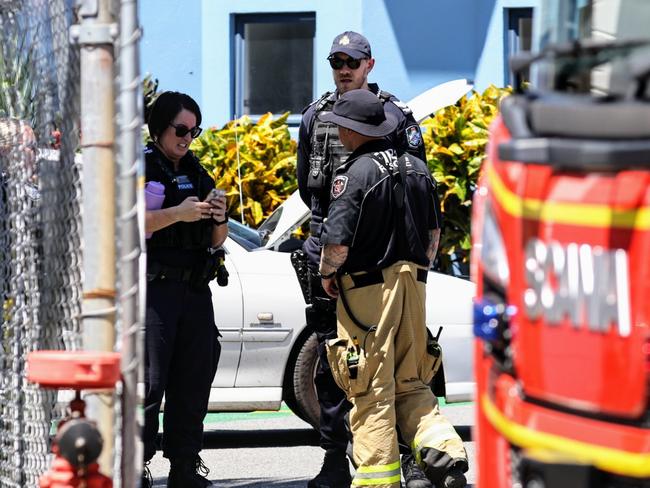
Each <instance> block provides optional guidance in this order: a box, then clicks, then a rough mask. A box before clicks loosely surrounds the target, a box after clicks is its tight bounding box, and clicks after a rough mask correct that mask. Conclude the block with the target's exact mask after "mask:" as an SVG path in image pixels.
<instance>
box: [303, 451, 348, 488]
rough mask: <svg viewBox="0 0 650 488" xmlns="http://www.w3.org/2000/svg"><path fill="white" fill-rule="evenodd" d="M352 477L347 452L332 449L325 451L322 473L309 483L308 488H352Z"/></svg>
mask: <svg viewBox="0 0 650 488" xmlns="http://www.w3.org/2000/svg"><path fill="white" fill-rule="evenodd" d="M351 483H352V477H351V476H350V466H349V465H348V458H347V457H346V456H345V452H343V451H338V450H334V449H330V450H327V451H325V460H324V461H323V467H322V468H321V469H320V473H318V474H317V475H316V477H315V478H314V479H312V480H310V481H309V483H307V488H350V484H351Z"/></svg>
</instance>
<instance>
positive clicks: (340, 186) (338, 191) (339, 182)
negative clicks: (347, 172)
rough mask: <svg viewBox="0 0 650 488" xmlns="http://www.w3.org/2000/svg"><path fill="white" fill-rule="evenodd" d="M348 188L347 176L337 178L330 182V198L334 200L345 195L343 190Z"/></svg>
mask: <svg viewBox="0 0 650 488" xmlns="http://www.w3.org/2000/svg"><path fill="white" fill-rule="evenodd" d="M347 187H348V177H347V176H343V175H340V176H337V177H336V178H334V181H332V191H331V193H332V198H334V199H336V198H338V197H340V196H341V195H343V193H345V189H346V188H347Z"/></svg>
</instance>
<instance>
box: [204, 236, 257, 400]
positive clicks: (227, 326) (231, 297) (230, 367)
mask: <svg viewBox="0 0 650 488" xmlns="http://www.w3.org/2000/svg"><path fill="white" fill-rule="evenodd" d="M224 248H225V249H226V261H225V264H226V269H227V270H228V273H229V276H228V286H219V285H218V284H217V281H216V280H214V281H212V283H210V289H211V291H212V306H213V308H214V321H215V323H216V324H217V327H218V328H219V332H220V333H221V337H220V338H219V342H220V343H221V357H220V358H219V366H218V368H217V374H216V375H215V377H214V381H213V382H212V386H213V387H221V388H224V387H225V388H231V387H233V386H235V378H236V376H237V367H238V366H239V358H240V355H241V346H242V324H243V297H242V286H241V280H240V278H239V273H238V271H237V261H240V260H242V259H244V258H245V256H246V254H247V253H248V252H247V251H246V250H245V249H243V248H242V247H241V246H240V245H239V244H237V243H236V242H235V241H233V240H231V239H227V240H226V243H225V244H224Z"/></svg>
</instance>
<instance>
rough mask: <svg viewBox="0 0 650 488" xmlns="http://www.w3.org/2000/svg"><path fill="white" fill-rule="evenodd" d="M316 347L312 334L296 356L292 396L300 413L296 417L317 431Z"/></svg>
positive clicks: (318, 411)
mask: <svg viewBox="0 0 650 488" xmlns="http://www.w3.org/2000/svg"><path fill="white" fill-rule="evenodd" d="M317 346H318V340H317V339H316V333H315V332H312V333H311V334H309V335H308V336H307V337H306V339H305V342H303V344H302V346H301V347H300V349H299V351H298V355H297V356H296V362H295V363H294V368H293V394H294V398H295V400H296V406H297V407H298V409H299V410H300V413H298V412H296V413H297V415H298V416H299V417H300V418H302V419H303V420H304V421H305V422H308V423H310V424H311V425H312V426H313V427H314V428H315V429H317V430H318V428H319V421H320V407H319V406H318V397H317V396H316V386H315V385H314V376H315V374H316V367H317V366H318V350H317ZM301 414H302V415H301Z"/></svg>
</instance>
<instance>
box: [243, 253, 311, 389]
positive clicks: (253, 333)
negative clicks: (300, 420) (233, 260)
mask: <svg viewBox="0 0 650 488" xmlns="http://www.w3.org/2000/svg"><path fill="white" fill-rule="evenodd" d="M240 273H241V274H240V277H241V281H242V287H243V289H244V324H243V331H242V339H243V342H242V355H241V361H240V366H239V371H238V372H237V380H236V386H237V387H281V386H282V380H283V376H284V371H285V367H286V364H287V360H288V358H289V354H290V352H291V347H292V346H293V344H294V342H295V340H296V338H297V336H298V334H299V333H300V331H302V329H303V328H304V326H305V301H304V299H303V296H302V292H301V291H300V286H299V284H298V279H297V278H296V274H295V271H294V270H293V267H292V266H291V262H290V254H289V253H281V252H276V251H271V250H259V251H256V252H251V253H249V256H248V260H247V261H246V265H245V268H243V267H241V268H240Z"/></svg>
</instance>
